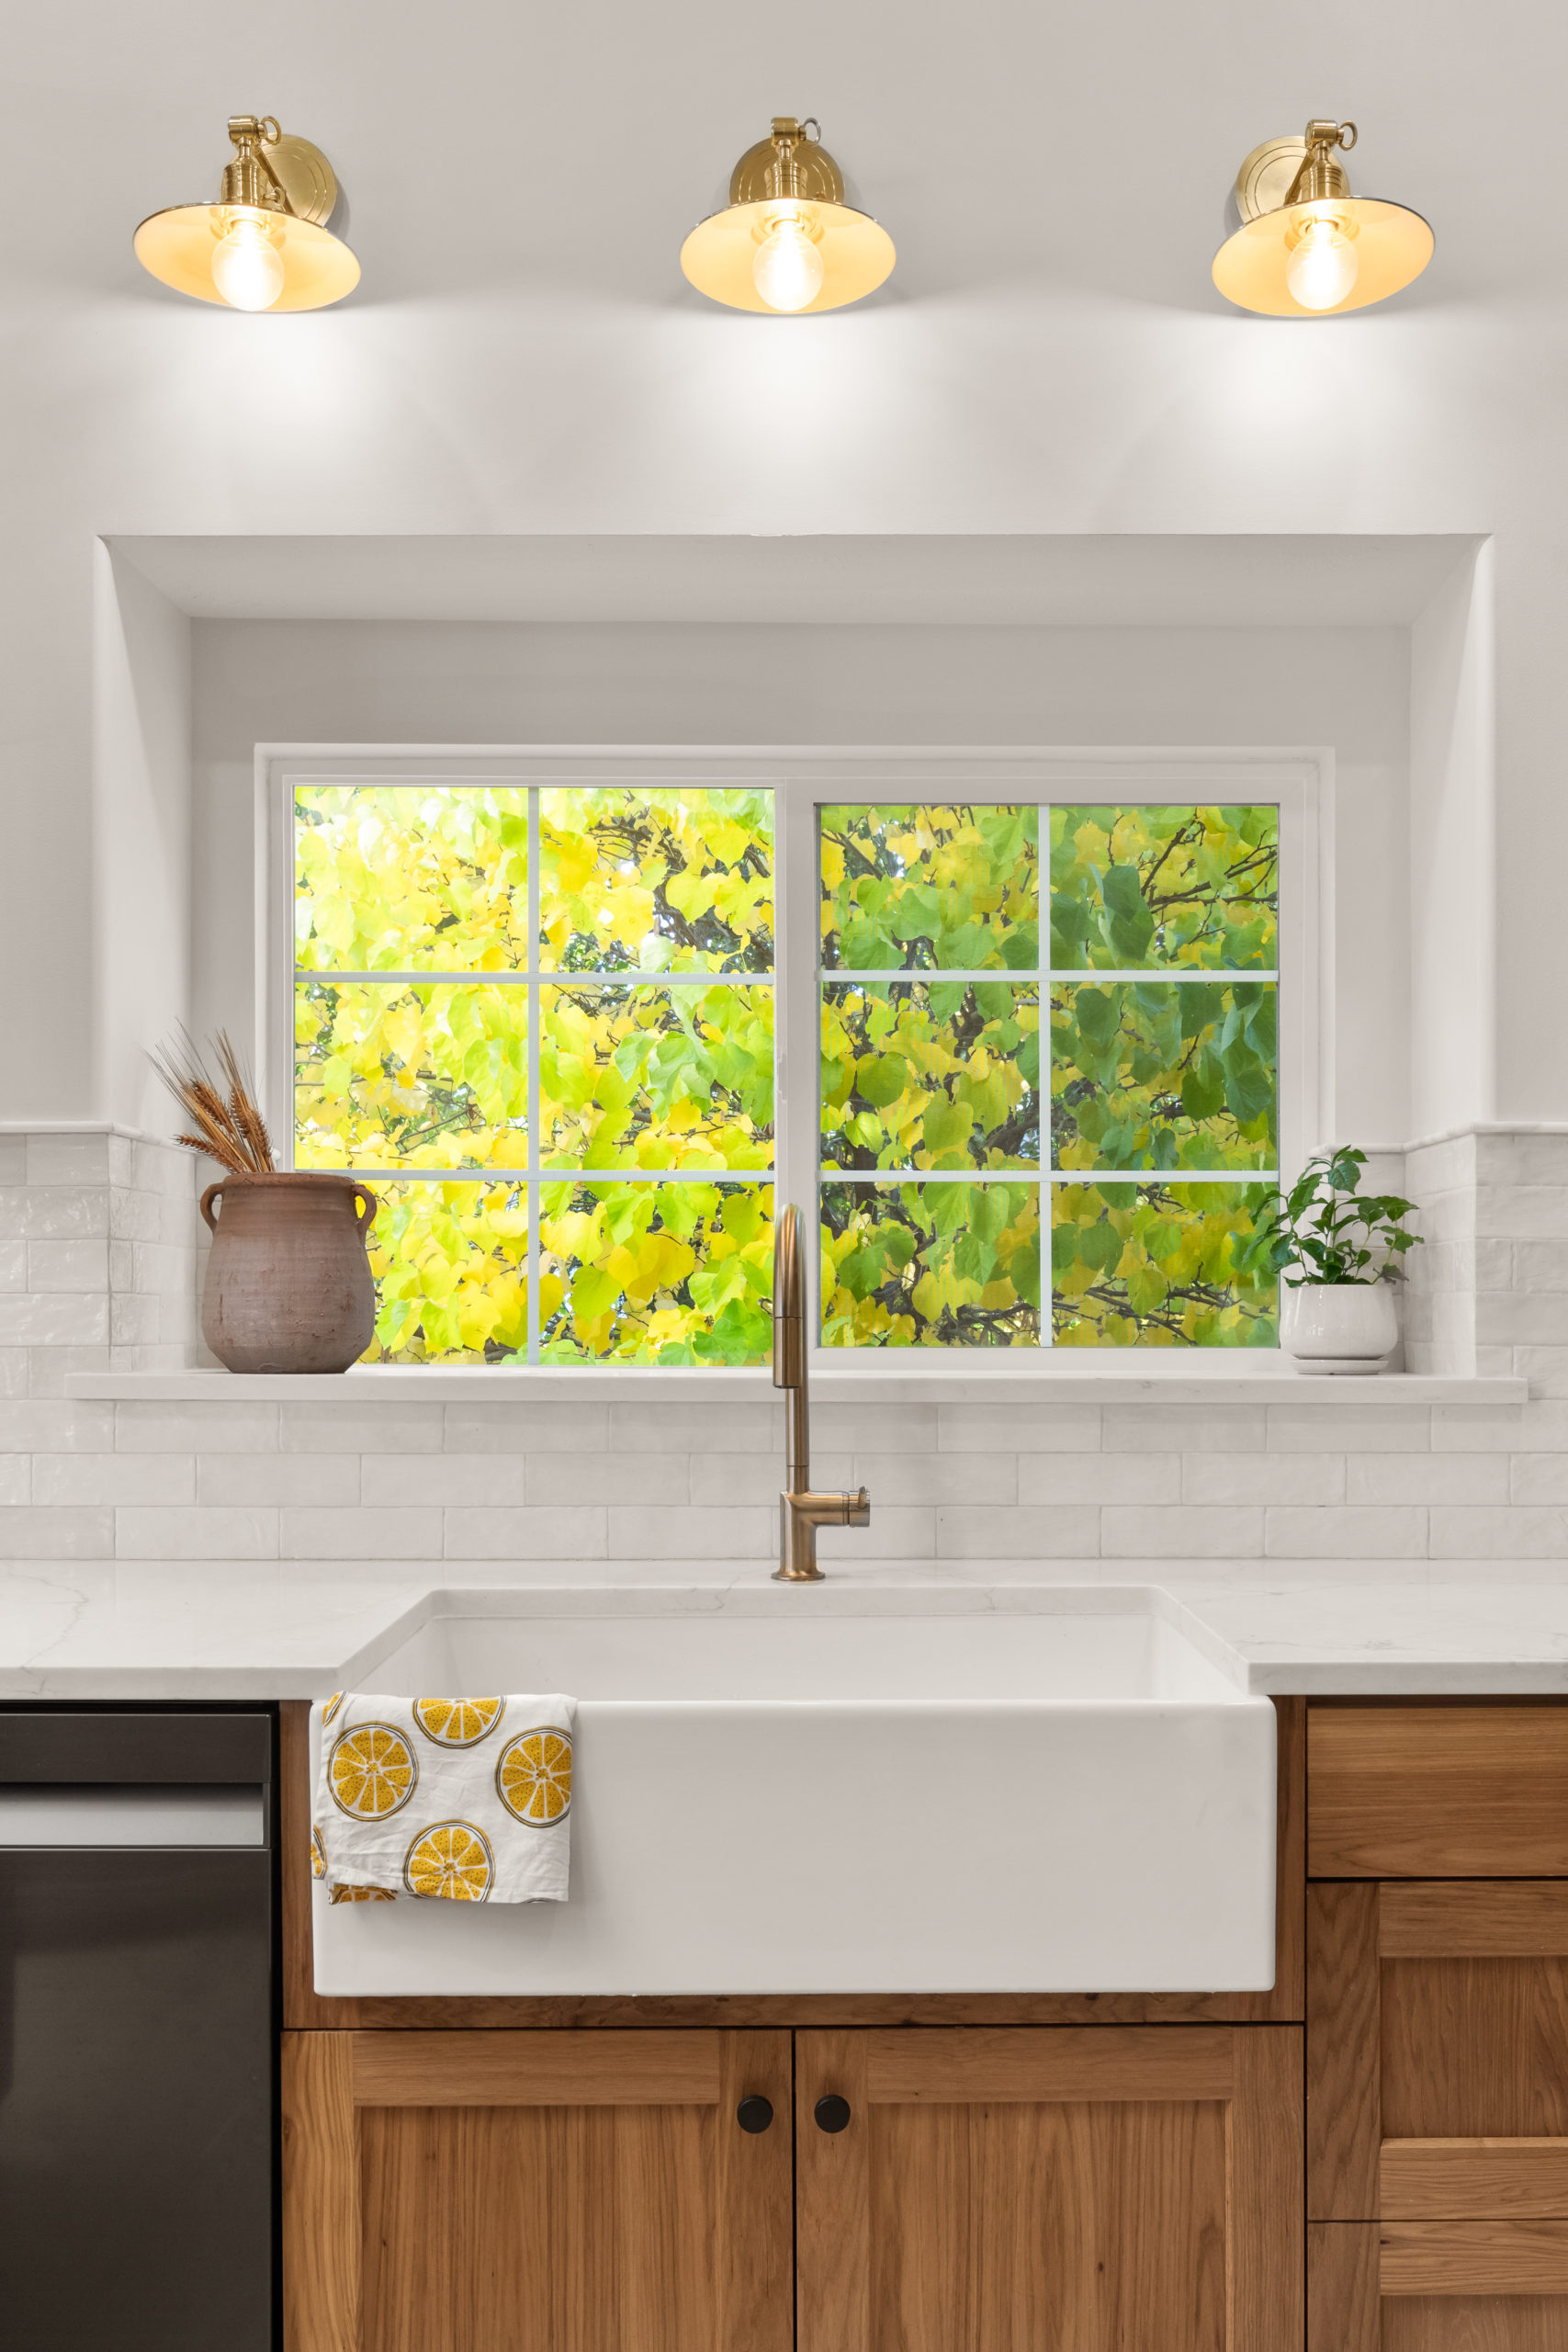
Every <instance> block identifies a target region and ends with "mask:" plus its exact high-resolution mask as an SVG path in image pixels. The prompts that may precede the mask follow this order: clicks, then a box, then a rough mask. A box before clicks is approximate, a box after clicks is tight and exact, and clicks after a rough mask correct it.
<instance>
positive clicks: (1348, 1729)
mask: <svg viewBox="0 0 1568 2352" xmlns="http://www.w3.org/2000/svg"><path fill="white" fill-rule="evenodd" d="M1307 1791H1308V1826H1307V1869H1308V1872H1309V1874H1310V1876H1312V1877H1313V1878H1328V1879H1348V1878H1563V1877H1568V1706H1563V1705H1562V1704H1561V1703H1559V1702H1554V1701H1551V1700H1547V1701H1542V1702H1537V1703H1534V1704H1525V1703H1520V1704H1518V1705H1505V1706H1484V1707H1461V1706H1438V1705H1433V1706H1419V1707H1356V1706H1325V1705H1316V1706H1314V1707H1312V1708H1310V1709H1309V1710H1308V1714H1307Z"/></svg>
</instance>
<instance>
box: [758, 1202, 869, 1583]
mask: <svg viewBox="0 0 1568 2352" xmlns="http://www.w3.org/2000/svg"><path fill="white" fill-rule="evenodd" d="M773 1386H774V1387H775V1388H782V1389H784V1391H785V1393H786V1396H787V1397H788V1400H789V1401H788V1404H787V1406H786V1408H785V1409H786V1411H787V1413H788V1416H789V1419H788V1421H787V1424H786V1430H785V1446H784V1452H785V1468H784V1476H785V1479H786V1482H787V1483H786V1485H785V1487H784V1492H783V1493H782V1494H781V1495H780V1497H779V1564H778V1566H777V1567H776V1568H775V1569H774V1570H773V1577H774V1581H775V1582H776V1583H779V1584H820V1583H821V1581H822V1571H821V1569H820V1568H819V1567H818V1565H817V1531H818V1528H819V1527H869V1526H870V1525H871V1503H870V1500H869V1499H868V1498H867V1495H866V1491H865V1488H864V1487H861V1488H860V1490H859V1492H858V1493H857V1494H852V1495H814V1494H813V1493H812V1492H811V1422H810V1408H809V1405H808V1402H807V1383H806V1262H805V1260H804V1259H803V1258H802V1256H801V1251H800V1211H799V1210H798V1209H797V1208H795V1207H794V1206H791V1207H789V1208H786V1209H784V1210H782V1211H781V1212H780V1215H779V1219H778V1223H777V1224H776V1225H775V1226H774V1227H773Z"/></svg>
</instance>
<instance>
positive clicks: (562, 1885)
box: [310, 1691, 577, 1903]
mask: <svg viewBox="0 0 1568 2352" xmlns="http://www.w3.org/2000/svg"><path fill="white" fill-rule="evenodd" d="M313 1713H314V1715H315V1716H316V1718H317V1721H318V1724H319V1728H320V1734H321V1764H320V1768H319V1770H318V1772H317V1777H316V1805H315V1817H314V1820H313V1821H312V1823H311V1828H310V1869H311V1871H312V1873H313V1875H314V1876H315V1877H317V1878H319V1879H324V1880H325V1881H326V1884H327V1890H328V1894H329V1896H330V1899H331V1900H332V1901H333V1903H376V1902H381V1903H389V1902H393V1901H396V1900H397V1899H398V1898H399V1897H405V1898H406V1897H409V1896H412V1897H414V1898H415V1899H417V1900H419V1901H421V1902H429V1901H444V1902H448V1903H564V1902H565V1901H566V1896H567V1878H568V1873H569V1870H570V1859H571V1847H570V1837H571V1748H572V1736H573V1731H574V1727H575V1724H576V1719H577V1702H576V1701H575V1700H572V1699H566V1698H563V1697H562V1696H561V1695H560V1693H559V1692H558V1691H551V1692H548V1693H547V1694H546V1695H545V1696H543V1697H539V1698H536V1697H516V1696H514V1697H513V1698H509V1699H392V1698H386V1697H383V1696H381V1695H380V1694H378V1693H375V1692H368V1691H336V1692H335V1693H334V1694H333V1697H332V1698H330V1699H329V1700H327V1702H325V1704H324V1705H318V1706H317V1707H316V1708H315V1709H314V1710H313Z"/></svg>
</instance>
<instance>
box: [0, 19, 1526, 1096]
mask: <svg viewBox="0 0 1568 2352" xmlns="http://www.w3.org/2000/svg"><path fill="white" fill-rule="evenodd" d="M7 33H8V40H7V49H6V77H7V126H8V128H7V137H8V141H9V144H8V150H7V164H8V185H9V187H10V188H11V190H12V195H13V207H14V221H15V232H14V233H13V234H12V235H11V236H10V237H9V238H7V240H6V245H5V251H4V254H3V255H0V318H4V320H5V322H6V363H5V367H4V368H3V369H0V451H3V452H4V466H5V472H6V529H5V534H4V537H3V539H0V713H3V714H4V715H3V718H0V737H3V741H0V814H3V821H4V827H5V847H6V875H7V877H8V885H9V887H8V888H7V893H6V921H5V922H4V924H3V925H0V978H3V981H4V986H5V989H6V1004H7V1012H8V1017H7V1019H6V1022H5V1023H3V1024H0V1106H3V1110H4V1114H5V1115H6V1116H8V1117H12V1118H28V1119H34V1118H40V1117H47V1116H51V1115H57V1116H58V1115H70V1114H82V1113H91V1112H93V1111H97V1110H102V1109H103V1108H104V1107H105V1103H104V1099H103V1094H102V1091H101V1088H102V1086H107V1083H108V1082H109V1081H108V1074H107V1072H108V1065H107V1058H106V1057H105V1056H104V1055H103V1054H101V1053H100V1054H99V1055H98V1056H97V1057H96V1058H95V1051H94V1046H95V1035H94V1033H95V1026H96V1017H95V1000H94V993H93V981H92V976H91V967H92V956H91V943H92V930H93V920H94V917H93V902H92V898H91V893H90V891H89V890H88V888H86V887H85V879H84V875H85V865H86V863H87V861H88V858H89V854H90V839H91V833H92V829H93V821H94V812H93V802H92V791H91V728H90V708H91V677H90V663H91V654H90V635H91V622H92V611H93V567H92V547H93V539H94V536H95V534H100V533H110V534H114V533H126V534H136V533H172V532H187V533H197V534H201V533H246V532H255V533H264V534H265V533H276V532H285V531H307V532H320V533H342V532H369V533H387V532H400V533H413V534H419V533H435V532H477V533H535V532H541V531H558V532H561V533H565V534H579V533H583V532H590V531H593V532H626V533H660V532H685V531H716V532H721V533H758V534H764V535H770V534H788V533H795V532H807V531H822V532H828V533H840V534H846V533H863V532H890V533H905V532H917V531H925V532H935V533H951V532H967V533H997V534H1004V535H1010V534H1015V533H1021V532H1037V533H1061V532H1080V533H1081V532H1088V533H1096V532H1105V533H1117V534H1121V533H1129V532H1148V533H1156V534H1165V533H1173V532H1182V531H1186V532H1197V533H1224V532H1230V533H1240V534H1256V533H1262V532H1283V533H1325V532H1347V533H1353V534H1363V533H1373V532H1384V533H1427V532H1463V533H1473V534H1486V533H1491V534H1493V535H1494V536H1495V600H1496V616H1497V632H1498V652H1497V669H1496V737H1495V745H1496V749H1495V757H1496V828H1495V831H1496V860H1497V864H1496V897H1497V904H1498V909H1499V911H1500V920H1499V922H1498V926H1497V928H1498V935H1499V944H1498V972H1497V1008H1496V1020H1495V1034H1496V1037H1497V1041H1498V1044H1497V1057H1496V1061H1497V1067H1496V1092H1497V1108H1498V1111H1499V1113H1500V1114H1502V1115H1505V1116H1544V1117H1551V1116H1554V1115H1555V1116H1562V1115H1563V1114H1564V1113H1568V1023H1562V1022H1561V1021H1559V1020H1557V1019H1556V1018H1555V1014H1554V1008H1555V1007H1556V1006H1557V1005H1559V1004H1560V1003H1561V1002H1562V999H1563V994H1564V987H1565V984H1568V924H1565V923H1564V922H1562V915H1561V902H1562V882H1561V876H1562V873H1563V872H1564V871H1565V870H1568V794H1565V793H1564V792H1563V790H1562V780H1561V766H1562V751H1561V747H1562V743H1563V741H1565V740H1568V663H1564V662H1563V661H1562V657H1561V641H1562V613H1563V605H1564V591H1565V588H1568V474H1565V472H1564V469H1563V467H1562V413H1563V402H1564V394H1565V391H1568V384H1565V381H1564V378H1565V373H1568V364H1565V363H1568V343H1565V338H1564V334H1563V325H1562V321H1563V315H1564V313H1563V302H1562V297H1563V292H1564V284H1565V277H1568V241H1565V240H1564V239H1563V238H1562V233H1561V230H1560V225H1559V222H1558V219H1557V213H1556V209H1555V208H1554V207H1553V206H1552V205H1551V204H1550V203H1542V202H1541V201H1540V174H1541V171H1542V168H1543V159H1545V158H1549V157H1551V156H1552V155H1553V154H1555V153H1556V152H1557V149H1558V147H1559V145H1560V143H1561V97H1560V93H1561V89H1562V82H1563V70H1564V67H1565V65H1568V17H1564V15H1563V12H1562V10H1561V8H1560V7H1558V6H1555V5H1554V0H1509V5H1507V6H1504V7H1501V8H1491V9H1481V8H1478V7H1476V6H1474V0H1378V5H1377V6H1375V7H1371V8H1369V7H1368V6H1366V5H1365V0H1320V5H1319V6H1315V7H1314V8H1312V9H1310V10H1306V11H1303V10H1300V9H1296V10H1284V9H1280V8H1275V9H1272V10H1269V9H1261V10H1260V9H1259V8H1258V6H1256V5H1255V0H1194V5H1192V6H1189V7H1186V8H1182V9H1173V8H1171V7H1170V6H1168V5H1167V0H1126V5H1124V6H1122V7H1118V8H1099V9H1080V10H1076V11H1075V10H1066V11H1064V10H1060V9H1054V10H1043V9H1041V8H1039V7H1038V6H1032V5H1029V0H975V5H973V6H970V7H969V8H967V9H965V10H964V11H963V12H962V13H956V12H954V11H953V9H952V8H951V7H950V6H939V5H937V0H906V5H904V6H899V7H897V8H894V7H891V6H887V5H886V0H799V5H798V6H795V7H794V8H791V9H790V10H788V11H785V12H782V13H781V12H780V11H777V10H772V11H751V12H750V13H748V12H744V11H742V12H740V13H739V14H737V12H735V11H734V10H733V9H731V8H721V7H720V6H718V5H717V0H685V5H684V6H682V7H680V8H678V9H676V10H675V11H673V12H671V10H668V9H665V10H659V9H649V8H646V7H640V6H633V5H632V0H606V5H605V6H602V7H599V8H595V9H556V10H549V11H546V10H542V9H536V8H529V7H526V6H523V7H520V6H517V5H516V0H470V5H469V6H467V7H465V8H464V9H462V10H459V11H450V10H449V11H446V12H440V11H431V10H430V9H428V8H425V7H416V6H414V5H413V0H375V5H374V6H372V5H371V0H336V5H335V6H333V8H332V9H331V10H330V11H327V12H325V13H323V12H322V11H321V9H320V8H319V7H318V6H306V5H305V0H274V5H272V6H269V8H268V9H267V10H266V11H265V16H258V15H256V14H255V13H254V12H247V11H244V10H231V11H228V12H222V11H220V12H216V13H215V12H214V11H212V10H211V9H210V8H209V7H202V6H197V0H144V5H143V6H140V7H138V8H135V9H127V8H125V7H124V6H119V5H110V0H81V5H80V6H77V7H75V8H73V10H71V11H69V12H62V11H59V10H52V11H51V10H34V11H32V12H30V13H29V12H23V13H20V14H18V16H17V18H16V20H15V21H14V22H13V23H12V24H10V25H9V26H8V28H7ZM249 106H258V107H268V108H271V109H272V110H274V111H275V112H276V113H277V114H278V115H280V117H281V118H282V119H283V120H284V122H285V123H286V125H288V126H291V127H293V128H296V129H298V130H303V131H305V132H307V133H310V134H312V135H314V136H316V137H318V138H319V139H321V141H323V143H324V144H325V145H326V146H327V148H328V149H329V151H330V152H331V153H332V155H333V161H334V162H335V163H336V164H337V165H338V166H339V168H340V171H341V173H342V175H343V178H344V184H345V186H346V187H347V189H348V192H349V196H350V199H351V207H352V237H353V242H354V243H355V247H356V249H357V250H358V251H359V253H360V255H361V259H362V262H363V264H364V271H365V276H364V281H363V285H362V288H361V290H360V291H359V292H358V293H357V294H356V295H355V297H353V298H352V299H351V300H349V301H348V302H347V303H345V304H344V305H343V306H341V307H340V308H338V309H335V310H333V311H326V312H323V313H321V314H319V315H316V316H313V317H300V318H288V319H266V318H261V319H254V318H247V317H242V316H238V315H235V314H231V313H226V312H222V311H213V310H210V309H207V308H204V307H201V306H198V305H197V304H194V303H191V302H187V301H183V300H180V299H179V298H178V297H175V296H174V295H171V294H168V293H166V292H165V291H164V290H163V289H160V288H157V287H155V286H154V285H153V284H152V282H151V281H150V280H149V279H147V278H146V277H144V276H143V275H142V274H141V272H140V271H139V270H138V269H137V267H136V266H135V264H134V262H133V261H132V258H131V255H130V232H131V230H132V228H133V227H134V225H135V223H136V221H137V220H138V219H139V218H140V217H141V216H142V215H143V214H145V213H148V212H150V211H152V210H153V209H156V208H158V207H160V206H162V205H166V204H169V203H171V202H177V201H183V200H186V199H188V198H191V197H193V196H199V195H201V194H202V193H204V192H205V191H206V190H208V189H209V188H212V187H215V186H216V181H217V175H218V172H219V169H220V165H221V163H222V161H223V156H224V153H225V147H226V142H225V140H224V135H223V122H224V119H225V117H226V116H227V114H228V113H229V111H230V110H231V108H233V107H249ZM775 107H798V108H802V109H811V108H814V109H816V111H817V112H818V114H819V115H820V117H821V119H822V120H823V122H824V125H825V127H826V132H827V137H828V141H829V145H830V146H831V147H833V148H834V149H835V150H836V151H837V152H838V153H839V154H840V158H841V160H842V161H843V162H844V164H846V166H847V168H848V170H849V172H850V175H851V177H852V181H853V182H854V183H855V185H856V186H857V187H858V189H859V191H860V193H861V195H862V197H863V200H864V201H866V202H868V203H869V204H870V205H871V206H872V207H873V208H874V209H875V210H877V211H878V212H879V214H881V215H882V216H883V217H884V218H885V219H886V221H887V222H888V224H889V225H890V227H891V229H892V231H893V233H894V235H895V238H896V241H897V245H898V248H899V256H900V258H899V265H898V268H897V272H896V274H895V277H894V278H893V279H892V281H891V283H890V285H889V286H888V288H886V290H885V291H884V292H883V293H881V294H879V295H878V296H876V297H875V298H874V299H873V300H872V301H871V302H869V303H867V304H866V305H864V306H863V307H859V308H856V309H854V310H852V311H846V312H841V313H838V314H834V315H830V316H828V317H824V318H821V319H815V320H805V321H799V320H797V321H784V320H778V319H763V318H759V319H750V318H744V317H739V316H737V315H735V314H732V313H727V312H724V311H718V310H716V309H715V308H713V307H712V306H710V305H707V304H705V303H704V302H703V301H702V300H701V299H700V298H699V297H697V296H695V295H694V294H693V293H691V292H690V291H689V289H687V288H684V286H683V284H682V280H681V278H680V277H679V275H678V272H677V269H676V266H675V255H676V253H677V251H678V249H679V245H680V242H681V238H682V234H683V233H684V232H685V230H686V229H687V227H689V225H690V224H691V222H692V220H693V219H694V217H696V216H697V215H698V214H699V213H701V212H703V211H704V210H705V209H708V207H709V206H710V205H711V204H712V203H713V201H714V200H715V198H716V193H717V191H718V190H719V188H720V187H721V185H722V182H723V179H724V176H725V175H726V173H727V172H728V167H729V165H730V164H731V162H732V161H733V159H734V157H735V155H736V154H737V153H739V151H740V150H741V149H742V148H743V147H744V146H746V145H747V144H748V143H750V141H751V140H753V139H754V138H755V137H757V136H758V135H759V134H760V133H761V131H762V130H764V128H765V124H766V119H767V117H768V116H769V114H770V113H771V112H772V111H773V109H774V108H775ZM1325 107H1329V108H1336V107H1337V108H1339V109H1342V110H1343V111H1344V112H1346V113H1348V114H1353V115H1354V116H1355V117H1356V118H1357V119H1358V120H1359V123H1360V125H1361V133H1362V136H1361V144H1360V148H1359V152H1358V153H1357V154H1356V156H1355V157H1354V159H1353V164H1354V172H1355V177H1356V180H1357V183H1358V185H1359V186H1361V187H1364V188H1366V189H1368V190H1370V191H1371V192H1374V193H1378V194H1383V195H1391V196H1393V197H1397V198H1403V199H1404V200H1406V201H1408V202H1410V203H1412V204H1414V205H1416V207H1418V208H1419V209H1422V210H1424V211H1425V212H1426V213H1427V215H1428V216H1429V217H1430V218H1431V219H1432V220H1434V222H1435V224H1436V227H1437V231H1438V254H1437V259H1436V262H1435V263H1434V265H1433V266H1432V268H1431V269H1430V270H1429V272H1428V273H1427V276H1426V277H1424V278H1423V279H1422V280H1421V281H1420V282H1419V283H1418V284H1417V286H1416V287H1415V288H1412V289H1410V291H1409V292H1408V293H1407V294H1405V295H1404V296H1401V297H1399V298H1397V299H1396V300H1394V301H1393V303H1391V304H1389V305H1387V306H1385V307H1382V308H1380V309H1376V310H1373V311H1367V312H1363V313H1360V314H1358V315H1355V316H1352V317H1348V318H1344V319H1337V320H1332V321H1327V322H1319V323H1304V322H1278V323H1276V322H1266V321H1260V320H1257V319H1253V318H1249V317H1245V316H1241V315H1238V314H1236V313H1234V312H1232V311H1228V310H1227V309H1226V308H1225V307H1224V305H1223V304H1222V303H1221V302H1220V301H1219V300H1218V298H1217V297H1216V296H1215V295H1214V294H1213V288H1212V287H1211V285H1210V283H1209V278H1208V266H1209V261H1210V258H1211V255H1212V253H1213V248H1214V245H1215V244H1216V243H1217V242H1218V238H1219V234H1220V232H1221V227H1222V220H1221V208H1222V203H1223V200H1224V194H1225V191H1226V188H1227V187H1228V185H1229V183H1230V181H1231V179H1232V177H1233V175H1234V173H1235V167H1236V164H1237V163H1238V162H1239V160H1240V158H1241V156H1242V155H1243V153H1245V152H1246V150H1247V148H1248V147H1250V146H1251V145H1252V144H1254V143H1255V142H1256V141H1258V140H1260V139H1263V138H1265V137H1267V136H1269V135H1271V134H1274V133H1278V132H1280V131H1285V130H1293V129H1295V128H1297V127H1299V125H1300V124H1301V123H1302V122H1303V120H1304V119H1305V117H1306V116H1307V114H1308V113H1309V112H1312V111H1316V110H1318V109H1322V108H1325ZM95 124H97V125H100V126H102V127H103V131H104V136H105V137H106V138H107V140H108V141H110V144H111V146H112V150H113V168H112V170H108V171H96V170H89V171H83V170H82V169H81V168H80V162H81V158H82V155H83V153H84V152H85V150H84V140H86V141H87V145H88V147H89V148H90V147H91V144H92V140H93V137H94V135H95V132H94V130H93V126H94V125H95ZM85 127H86V128H85ZM1302 618H1303V627H1312V626H1316V625H1319V624H1321V623H1324V622H1331V621H1332V618H1333V614H1332V611H1331V610H1325V609H1322V608H1309V609H1305V610H1303V616H1302ZM747 731H748V732H760V731H761V729H748V730H747ZM1031 731H1038V730H1031ZM1366 887H1367V889H1368V892H1369V894H1371V890H1372V887H1373V886H1372V882H1371V877H1369V878H1368V880H1367V884H1366ZM1373 1002H1374V1013H1375V1017H1377V1018H1379V1019H1381V1018H1382V1012H1381V1003H1380V1001H1378V1000H1374V1001H1373ZM95 1069H101V1070H102V1071H103V1078H102V1080H101V1082H100V1080H98V1079H97V1078H96V1077H95V1075H94V1072H95ZM1380 1124H1381V1122H1380Z"/></svg>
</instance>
